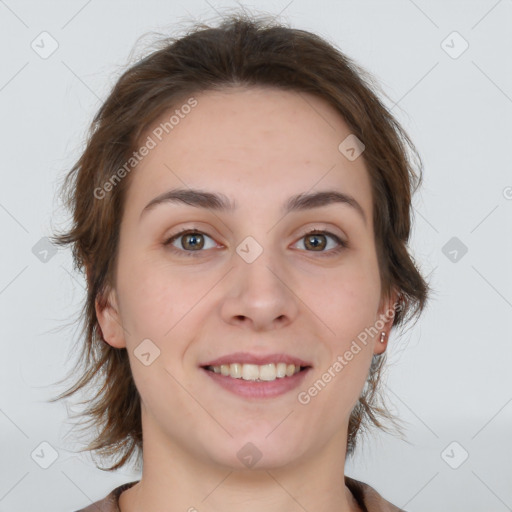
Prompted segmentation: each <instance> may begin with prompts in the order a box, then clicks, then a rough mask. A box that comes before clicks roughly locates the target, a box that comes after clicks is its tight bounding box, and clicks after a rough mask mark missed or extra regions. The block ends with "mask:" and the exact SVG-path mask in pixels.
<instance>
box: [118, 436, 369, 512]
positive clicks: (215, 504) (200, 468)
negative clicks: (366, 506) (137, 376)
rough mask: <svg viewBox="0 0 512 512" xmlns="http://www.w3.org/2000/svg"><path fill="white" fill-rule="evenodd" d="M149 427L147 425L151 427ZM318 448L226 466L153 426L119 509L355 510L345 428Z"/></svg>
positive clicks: (192, 511) (217, 511) (172, 511)
mask: <svg viewBox="0 0 512 512" xmlns="http://www.w3.org/2000/svg"><path fill="white" fill-rule="evenodd" d="M147 430H148V429H146V430H145V431H146V432H147ZM344 434H345V435H340V436H338V437H336V438H334V439H333V440H332V442H331V443H329V444H328V445H325V446H323V447H322V448H321V449H320V450H316V453H305V454H304V455H303V456H302V457H301V458H300V459H295V460H294V461H293V462H290V463H289V464H287V465H284V466H283V465H279V466H276V467H270V466H268V465H267V466H265V465H264V464H263V459H262V460H261V461H260V463H258V464H257V466H258V467H259V468H260V469H256V467H255V468H252V469H236V468H234V467H230V466H222V465H220V464H218V463H217V462H216V461H208V459H207V457H206V456H204V453H203V456H202V457H198V456H194V455H191V453H190V451H186V450H184V449H183V448H182V447H181V446H179V445H177V444H170V442H169V439H168V437H165V436H161V435H158V431H157V430H155V431H152V432H151V435H146V436H145V438H144V447H143V474H142V478H141V479H140V482H139V483H138V484H136V485H134V486H133V487H132V488H131V489H128V490H127V491H125V492H123V493H122V494H121V497H120V500H119V505H120V509H121V512H135V511H140V510H146V511H148V512H152V511H157V510H166V511H168V512H178V511H180V512H183V511H188V512H197V511H200V512H220V511H222V512H235V511H237V512H238V511H239V510H240V507H242V506H243V509H244V512H260V511H261V510H262V509H264V510H265V512H283V511H297V510H308V511H312V510H314V511H315V512H332V511H333V510H336V511H337V512H357V511H359V510H360V509H359V508H358V506H357V503H356V501H355V499H354V498H353V496H352V494H351V493H350V491H349V489H348V488H347V487H346V486H345V482H344V461H345V449H346V433H344Z"/></svg>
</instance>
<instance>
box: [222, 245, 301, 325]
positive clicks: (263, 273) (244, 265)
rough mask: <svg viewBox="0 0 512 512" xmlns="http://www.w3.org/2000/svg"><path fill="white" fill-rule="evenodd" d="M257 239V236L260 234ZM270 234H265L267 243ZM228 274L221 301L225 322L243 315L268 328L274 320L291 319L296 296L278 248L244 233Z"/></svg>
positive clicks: (293, 314)
mask: <svg viewBox="0 0 512 512" xmlns="http://www.w3.org/2000/svg"><path fill="white" fill-rule="evenodd" d="M260 239H261V237H260ZM271 239H272V237H271V236H266V238H265V241H266V243H268V244H270V240H271ZM234 262H235V263H234V265H235V268H234V270H233V274H232V278H231V279H230V281H229V282H230V285H229V291H228V293H227V296H226V298H225V301H224V306H223V315H224V317H225V318H224V319H225V320H226V321H228V322H233V321H234V320H236V321H239V320H240V319H242V318H243V319H244V321H246V322H252V323H253V324H254V326H255V327H258V328H260V329H264V328H265V327H267V328H270V327H271V326H272V325H273V323H274V322H275V321H276V320H278V321H280V322H283V321H284V320H285V319H287V320H288V321H290V320H292V319H293V318H294V316H295V314H296V310H297V305H296V297H295V295H294V294H293V293H292V291H291V289H290V287H289V286H290V285H289V284H288V283H287V281H289V276H287V272H286V270H285V266H284V265H283V258H282V255H280V254H279V248H277V247H270V246H264V245H263V244H261V243H259V242H258V241H257V240H256V238H255V237H253V236H248V237H246V238H245V239H244V240H242V242H240V243H239V244H238V246H237V247H236V254H235V255H234Z"/></svg>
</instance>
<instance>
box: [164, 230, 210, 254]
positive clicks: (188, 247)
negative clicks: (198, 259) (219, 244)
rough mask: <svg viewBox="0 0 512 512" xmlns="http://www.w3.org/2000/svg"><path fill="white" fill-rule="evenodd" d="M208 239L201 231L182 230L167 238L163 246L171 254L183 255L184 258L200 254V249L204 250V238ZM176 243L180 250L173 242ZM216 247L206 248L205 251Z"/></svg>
mask: <svg viewBox="0 0 512 512" xmlns="http://www.w3.org/2000/svg"><path fill="white" fill-rule="evenodd" d="M205 237H206V238H210V240H213V239H212V238H211V237H209V236H208V235H207V234H205V233H202V232H201V231H197V230H195V229H183V230H182V231H180V232H179V233H176V234H175V235H173V236H172V237H171V238H168V239H167V240H166V241H165V242H164V244H163V245H164V246H166V247H169V249H171V250H172V252H175V253H179V254H180V255H181V254H184V255H186V256H198V255H199V253H200V252H201V249H203V248H205V241H204V238H205ZM175 240H176V241H177V242H178V243H179V245H180V246H181V248H176V246H175V245H174V243H173V242H174V241H175ZM213 247H216V245H215V243H214V244H213V245H212V246H211V247H206V249H211V248H213Z"/></svg>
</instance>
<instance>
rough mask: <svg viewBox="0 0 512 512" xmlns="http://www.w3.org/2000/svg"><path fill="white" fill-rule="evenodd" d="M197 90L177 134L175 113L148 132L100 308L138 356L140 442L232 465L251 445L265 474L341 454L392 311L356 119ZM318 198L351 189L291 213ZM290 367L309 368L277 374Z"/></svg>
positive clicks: (279, 94) (285, 97)
mask: <svg viewBox="0 0 512 512" xmlns="http://www.w3.org/2000/svg"><path fill="white" fill-rule="evenodd" d="M195 98H196V100H197V105H196V106H195V107H194V108H192V109H190V112H189V113H188V114H187V115H186V116H183V117H182V118H180V120H179V123H178V124H175V125H174V127H173V129H172V131H169V133H168V134H166V133H165V132H164V134H163V136H162V134H161V131H162V130H161V128H160V131H158V126H159V125H160V123H161V122H165V121H168V120H169V117H170V115H171V114H172V112H171V114H169V113H166V114H165V115H163V116H162V119H160V120H159V121H158V122H156V123H155V125H154V126H153V127H152V129H151V130H148V132H147V133H146V134H145V136H144V137H143V141H144V142H145V141H147V140H148V139H147V137H148V136H149V137H151V138H152V139H153V140H154V142H155V143H156V146H155V147H153V148H152V149H151V150H150V151H149V153H148V154H147V156H145V157H144V158H143V160H142V161H141V162H140V163H139V165H138V166H137V167H136V169H134V170H133V171H132V174H131V176H130V179H131V183H130V186H129V189H128V193H127V196H126V202H125V210H124V213H123V219H122V224H121V231H120V242H119V244H120V245H119V257H118V262H117V267H116V276H115V288H114V289H113V290H112V291H111V293H110V295H109V303H110V306H109V307H107V308H105V309H100V308H99V307H98V306H97V314H98V319H99V322H100V325H101V328H102V332H103V336H104V338H105V339H106V341H107V342H108V343H110V344H111V345H113V346H115V347H118V348H122V347H126V349H127V351H128V354H129V358H130V364H131V368H132V372H133V377H134V380H135V383H136V386H137V389H138V391H139V393H140V396H141V400H142V418H143V428H144V438H145V443H146V439H147V440H150V439H153V438H155V439H156V438H158V439H159V441H160V443H161V446H164V445H165V446H167V447H169V449H171V448H173V449H174V448H175V449H178V448H177V447H179V449H180V450H182V451H183V452H184V453H187V454H189V455H190V456H193V457H194V458H195V459H196V460H202V461H206V462H208V463H214V464H216V465H225V466H229V467H237V468H241V467H243V464H245V463H246V462H244V460H245V461H247V459H244V458H243V455H244V454H247V453H249V455H255V456H258V455H257V454H258V453H261V459H260V461H259V462H258V466H259V467H267V468H272V467H285V466H286V465H288V464H295V463H297V462H300V461H304V462H305V461H307V460H310V459H311V458H313V457H315V456H319V454H321V453H327V452H329V453H332V449H333V448H336V449H337V450H338V451H337V453H336V457H340V455H339V454H340V453H344V452H343V450H344V449H345V443H346V434H347V428H348V419H349V416H350V412H351V410H352V408H353V407H354V405H355V404H356V403H357V399H358V397H359V395H360V393H361V390H362V388H363V385H364V382H365V380H366V377H367V375H368V370H369V366H370V363H371V359H372V355H373V354H374V353H380V352H382V351H383V350H384V349H385V346H386V345H385V344H384V343H380V342H379V339H380V333H381V331H383V330H387V332H389V328H390V326H391V323H390V322H387V323H386V325H385V327H384V328H382V327H381V328H378V334H375V335H374V336H373V337H372V336H371V335H368V334H366V337H365V336H364V334H362V333H365V329H370V328H372V327H373V326H375V324H376V322H377V321H378V320H379V319H382V315H383V313H385V312H386V311H388V310H389V307H390V305H391V302H385V301H381V286H380V277H379V270H378V262H377V256H376V249H375V242H374V233H373V224H372V197H371V188H370V180H369V176H368V172H367V170H366V168H365V163H364V160H363V157H359V158H357V159H355V160H349V159H347V158H346V157H345V156H344V154H342V153H341V152H340V150H339V149H338V146H339V145H340V143H341V142H342V141H343V140H344V139H345V138H346V137H347V136H348V135H350V133H351V132H350V129H349V128H348V126H347V125H346V123H345V122H344V121H343V119H342V118H341V116H340V115H339V114H338V113H337V112H336V111H335V110H334V109H333V108H332V107H331V106H329V105H328V104H327V103H325V102H324V101H323V100H321V99H319V98H316V97H314V96H311V95H307V94H298V93H295V92H289V91H280V90H276V89H259V88H254V89H241V88H240V89H235V90H230V91H225V92H207V93H203V94H199V95H196V96H195ZM183 111H185V109H183ZM155 128H156V131H155ZM155 133H157V134H160V137H161V140H159V138H158V137H157V136H156V135H155ZM150 145H152V144H150ZM177 189H181V190H184V191H185V192H191V190H192V189H193V190H200V191H202V192H207V193H209V194H219V195H221V199H223V200H224V201H225V202H227V203H232V207H233V209H231V210H230V209H227V208H226V209H222V208H217V207H214V206H215V205H214V204H213V203H205V202H204V201H205V200H204V198H203V199H202V202H197V199H198V197H199V196H198V195H195V196H193V197H192V196H189V197H188V198H187V199H186V200H187V201H189V204H187V203H186V202H183V201H180V200H176V199H175V200H171V199H170V198H169V197H167V199H165V198H164V197H163V195H165V194H166V193H168V192H170V191H176V190H177ZM318 192H333V193H336V194H339V195H340V196H338V197H343V196H341V195H344V197H345V200H342V201H339V200H336V201H328V200H327V199H326V196H323V198H322V196H318V197H317V200H316V201H314V200H312V201H309V202H303V203H300V202H298V201H295V202H294V203H292V206H295V207H294V208H293V207H292V208H289V209H288V210H287V209H286V207H287V205H288V206H290V205H289V203H288V202H289V200H290V198H292V197H294V196H298V195H308V194H316V193H318ZM182 197H184V196H182ZM327 197H329V196H327ZM330 197H331V199H332V198H334V197H335V196H334V194H332V195H331V196H330ZM155 198H159V199H158V200H156V201H154V200H155ZM347 198H351V199H347ZM347 201H348V202H347ZM151 202H153V204H151V205H150V206H147V205H148V204H149V203H151ZM205 204H206V205H207V206H208V207H205ZM219 204H220V201H219ZM298 206H302V207H298ZM183 230H186V231H187V232H188V233H185V234H183V233H182V234H181V235H179V234H178V233H180V231H183ZM310 231H313V234H307V233H308V232H310ZM371 332H372V334H373V333H374V332H375V331H371ZM366 333H368V331H366ZM363 338H366V340H365V342H362V339H363ZM386 339H387V338H386ZM144 340H145V341H144ZM355 347H357V348H358V349H359V350H357V348H355ZM347 352H351V354H352V357H349V356H347ZM242 353H243V354H242ZM222 358H224V359H223V360H221V359H222ZM244 361H245V363H253V364H254V363H258V362H259V363H261V364H260V365H259V366H256V367H254V366H247V367H246V368H244V366H245V365H244V366H239V365H237V363H244ZM293 361H295V363H296V366H297V367H299V366H301V367H306V369H303V370H301V371H299V373H294V374H293V376H284V377H283V376H282V374H280V376H279V377H277V378H275V379H274V377H275V375H274V374H273V373H272V372H273V371H277V372H281V371H283V362H284V363H286V364H287V365H290V364H291V363H292V362H293ZM222 362H224V363H226V364H225V366H224V369H222V368H217V369H215V368H213V369H212V368H210V369H206V368H205V365H208V364H212V365H213V366H220V363H222ZM228 362H232V363H233V364H232V365H230V366H227V363H228ZM336 362H337V363H336ZM272 363H276V364H274V368H275V370H274V368H273V366H272ZM277 363H281V364H277ZM340 367H341V368H340ZM285 369H287V370H288V371H289V372H290V373H291V372H292V371H295V370H294V369H293V368H291V366H286V367H285ZM219 370H220V373H216V371H219ZM239 371H241V372H242V373H243V372H246V373H245V374H244V375H245V377H247V379H249V380H245V379H244V378H236V377H237V376H238V375H239V374H238V373H237V372H239ZM252 371H256V372H260V373H256V374H254V373H251V372H252ZM227 372H229V375H224V374H223V373H227ZM232 375H233V376H232ZM258 377H259V380H260V381H254V380H251V378H252V379H254V378H258ZM329 377H330V378H329ZM265 379H269V380H265ZM319 379H320V380H321V381H322V383H323V384H321V385H319V384H318V380H319ZM315 383H317V384H316V387H315ZM315 390H316V392H315ZM162 443H164V444H162ZM247 443H251V445H247ZM244 450H245V451H244ZM339 450H341V452H340V451H339Z"/></svg>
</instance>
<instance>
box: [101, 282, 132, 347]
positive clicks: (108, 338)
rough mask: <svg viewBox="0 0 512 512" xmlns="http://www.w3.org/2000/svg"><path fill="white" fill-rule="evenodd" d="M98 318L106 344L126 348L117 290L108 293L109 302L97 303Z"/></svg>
mask: <svg viewBox="0 0 512 512" xmlns="http://www.w3.org/2000/svg"><path fill="white" fill-rule="evenodd" d="M94 306H95V309H96V318H97V319H98V324H99V326H100V329H101V333H102V335H103V339H104V340H105V342H106V343H108V344H109V345H111V346H112V347H115V348H125V347H126V340H125V337H124V330H123V326H122V323H121V315H120V314H119V308H118V305H117V300H116V294H115V290H111V291H110V292H109V293H108V298H107V300H106V301H105V300H100V298H97V299H96V301H95V304H94Z"/></svg>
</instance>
